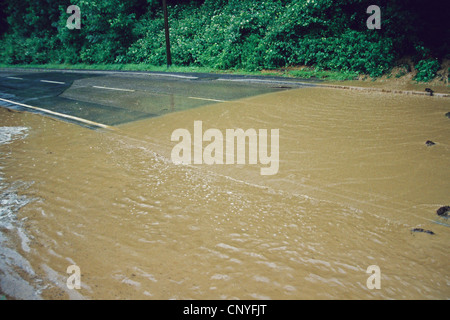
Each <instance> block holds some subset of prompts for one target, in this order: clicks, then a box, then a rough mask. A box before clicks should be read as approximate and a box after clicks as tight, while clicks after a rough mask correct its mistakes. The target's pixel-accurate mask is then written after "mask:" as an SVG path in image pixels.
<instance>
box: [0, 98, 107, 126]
mask: <svg viewBox="0 0 450 320" xmlns="http://www.w3.org/2000/svg"><path fill="white" fill-rule="evenodd" d="M0 100H2V101H5V102H8V103H12V104H16V105H19V106H22V107H25V108H30V109H33V110H38V111H41V112H45V113H49V114H53V115H55V116H58V117H62V118H66V119H72V120H76V121H79V122H83V123H86V124H89V125H93V126H96V127H101V128H105V129H113V128H112V127H110V126H108V125H106V124H102V123H98V122H94V121H91V120H86V119H83V118H78V117H75V116H71V115H68V114H64V113H59V112H55V111H51V110H47V109H42V108H39V107H33V106H30V105H28V104H23V103H19V102H15V101H11V100H7V99H3V98H0Z"/></svg>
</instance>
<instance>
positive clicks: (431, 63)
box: [414, 59, 440, 82]
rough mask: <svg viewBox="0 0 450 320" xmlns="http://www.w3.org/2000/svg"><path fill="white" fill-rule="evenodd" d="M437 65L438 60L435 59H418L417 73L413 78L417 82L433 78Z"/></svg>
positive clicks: (437, 68)
mask: <svg viewBox="0 0 450 320" xmlns="http://www.w3.org/2000/svg"><path fill="white" fill-rule="evenodd" d="M439 67H440V65H439V62H438V61H437V60H435V59H428V60H420V61H419V63H418V64H417V65H416V70H417V74H416V76H415V78H414V80H416V81H419V82H427V81H430V80H433V79H434V77H435V76H436V72H437V71H438V70H439Z"/></svg>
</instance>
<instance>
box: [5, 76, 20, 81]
mask: <svg viewBox="0 0 450 320" xmlns="http://www.w3.org/2000/svg"><path fill="white" fill-rule="evenodd" d="M6 78H7V79H14V80H23V78H19V77H6Z"/></svg>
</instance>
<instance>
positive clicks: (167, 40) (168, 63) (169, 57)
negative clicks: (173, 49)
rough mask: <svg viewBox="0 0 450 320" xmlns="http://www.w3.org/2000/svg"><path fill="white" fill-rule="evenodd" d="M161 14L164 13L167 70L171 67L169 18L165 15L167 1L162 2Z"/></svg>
mask: <svg viewBox="0 0 450 320" xmlns="http://www.w3.org/2000/svg"><path fill="white" fill-rule="evenodd" d="M163 12H164V29H165V31H166V56H167V68H169V67H170V66H171V65H172V55H171V54H170V39H169V18H168V15H167V0H163Z"/></svg>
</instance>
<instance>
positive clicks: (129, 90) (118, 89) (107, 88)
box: [92, 86, 134, 92]
mask: <svg viewBox="0 0 450 320" xmlns="http://www.w3.org/2000/svg"><path fill="white" fill-rule="evenodd" d="M92 87H93V88H97V89H106V90H116V91H128V92H134V90H131V89H122V88H110V87H100V86H92Z"/></svg>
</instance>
